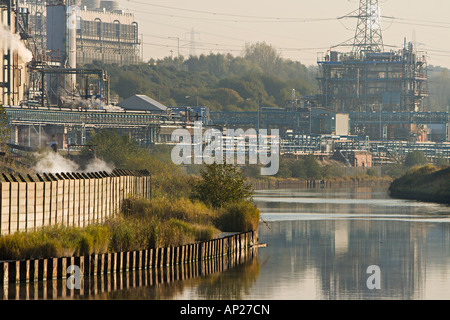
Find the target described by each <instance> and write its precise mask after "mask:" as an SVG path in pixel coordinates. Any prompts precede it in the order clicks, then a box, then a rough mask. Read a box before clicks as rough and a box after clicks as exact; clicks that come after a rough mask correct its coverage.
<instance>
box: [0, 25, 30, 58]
mask: <svg viewBox="0 0 450 320" xmlns="http://www.w3.org/2000/svg"><path fill="white" fill-rule="evenodd" d="M0 49H2V50H11V51H15V52H17V53H18V55H19V58H20V59H21V60H22V62H24V63H28V62H30V61H31V60H32V59H33V54H32V53H31V51H30V50H28V49H27V48H26V47H25V45H24V44H23V42H22V41H21V40H20V36H19V35H18V34H13V33H12V32H11V30H10V29H9V28H8V27H7V26H6V25H4V24H1V23H0Z"/></svg>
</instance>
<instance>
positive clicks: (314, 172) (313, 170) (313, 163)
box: [303, 154, 322, 179]
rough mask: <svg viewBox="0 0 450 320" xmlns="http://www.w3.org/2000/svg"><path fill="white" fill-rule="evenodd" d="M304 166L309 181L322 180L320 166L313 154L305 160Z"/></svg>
mask: <svg viewBox="0 0 450 320" xmlns="http://www.w3.org/2000/svg"><path fill="white" fill-rule="evenodd" d="M303 165H304V167H305V172H306V178H308V179H321V178H322V172H321V170H320V165H319V163H318V162H317V160H316V157H315V156H314V155H312V154H308V155H307V156H306V157H305V158H304V159H303Z"/></svg>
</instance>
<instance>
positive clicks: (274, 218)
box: [175, 188, 450, 300]
mask: <svg viewBox="0 0 450 320" xmlns="http://www.w3.org/2000/svg"><path fill="white" fill-rule="evenodd" d="M254 199H255V202H256V204H257V205H258V207H259V208H260V209H261V212H262V219H263V220H264V221H265V223H262V224H261V225H260V227H259V238H260V242H261V243H266V244H267V247H266V248H261V249H258V253H257V264H256V265H255V263H249V264H248V266H240V267H237V268H234V269H233V270H231V271H228V272H226V273H225V274H226V275H222V277H223V278H222V279H221V281H220V282H219V283H217V285H216V286H210V287H209V290H208V291H203V290H198V287H196V286H193V287H190V288H186V290H185V291H184V292H183V293H180V294H179V295H177V296H176V297H175V298H182V299H184V298H187V299H211V298H212V299H219V298H225V299H228V298H236V299H257V300H258V299H263V300H267V299H268V300H304V299H308V300H311V299H313V300H330V299H331V300H334V299H339V300H347V299H352V300H355V299H370V300H374V299H396V300H398V299H423V300H425V299H450V207H449V206H444V205H439V204H430V203H422V202H415V201H405V200H397V199H391V198H390V197H389V195H388V193H387V190H386V189H380V188H354V189H307V190H305V189H285V190H270V191H258V192H256V194H255V197H254ZM370 266H378V267H379V269H378V271H377V274H378V275H379V280H373V278H371V277H372V275H374V276H375V275H376V274H375V273H374V272H373V271H371V270H369V271H370V272H368V268H369V267H370ZM243 274H247V277H246V278H245V281H244V282H242V279H243V277H242V275H243ZM369 278H371V281H370V282H371V283H376V281H378V283H379V284H380V286H379V289H377V288H372V289H370V288H369V287H368V285H367V282H368V280H369ZM372 280H373V281H372ZM221 283H227V285H226V287H227V289H230V288H233V289H234V290H235V291H234V292H229V290H225V291H223V287H222V285H220V284H221ZM222 292H226V294H225V295H224V294H222Z"/></svg>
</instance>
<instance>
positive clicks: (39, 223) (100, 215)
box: [0, 170, 151, 235]
mask: <svg viewBox="0 0 450 320" xmlns="http://www.w3.org/2000/svg"><path fill="white" fill-rule="evenodd" d="M1 181H2V182H0V235H8V234H13V233H15V232H19V231H25V232H26V231H34V230H36V229H38V228H41V227H46V226H53V225H61V226H76V227H84V226H88V225H90V224H94V223H101V222H104V221H105V220H106V219H107V218H109V217H111V216H113V215H114V214H115V213H116V212H117V210H118V209H119V208H120V206H121V204H122V202H123V200H124V199H125V198H126V197H127V196H129V195H135V196H139V197H147V198H148V197H150V196H151V176H150V175H149V173H148V172H147V171H129V170H114V171H113V172H112V173H107V172H95V173H59V174H35V175H27V176H26V177H23V176H21V175H10V174H5V173H3V174H2V175H1Z"/></svg>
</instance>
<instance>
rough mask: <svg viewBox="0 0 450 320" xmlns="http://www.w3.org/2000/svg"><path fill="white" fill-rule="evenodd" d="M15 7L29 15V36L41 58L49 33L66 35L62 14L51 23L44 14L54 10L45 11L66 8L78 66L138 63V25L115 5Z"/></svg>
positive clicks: (86, 1) (54, 1) (79, 0)
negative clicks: (97, 62)
mask: <svg viewBox="0 0 450 320" xmlns="http://www.w3.org/2000/svg"><path fill="white" fill-rule="evenodd" d="M18 6H19V7H20V8H23V9H22V10H24V9H26V10H27V12H28V14H29V33H30V36H31V37H32V38H33V39H34V42H35V44H36V46H37V47H38V48H39V49H40V53H41V54H42V53H43V52H45V50H47V39H48V37H51V35H49V34H48V33H49V32H50V33H51V34H53V33H54V32H68V30H67V29H66V28H65V27H64V23H65V22H64V21H62V20H63V17H64V16H65V14H63V13H61V14H60V15H59V18H60V19H59V20H54V19H52V17H50V16H49V15H48V14H49V11H51V12H54V11H55V8H53V9H49V8H52V7H55V6H56V7H61V6H66V7H67V8H68V9H70V12H69V13H70V14H69V15H68V16H66V19H69V22H70V23H73V27H72V29H71V30H73V34H70V32H68V33H67V34H68V36H70V38H71V41H75V43H74V44H75V47H76V52H75V53H76V59H77V63H78V64H90V63H93V62H94V61H95V60H98V61H103V62H104V63H117V64H119V65H128V64H137V63H139V62H140V61H141V59H140V40H139V26H138V23H137V22H136V21H135V18H134V15H133V14H132V13H128V12H125V11H124V10H121V9H120V8H119V5H118V2H117V1H112V0H108V1H106V0H102V1H100V0H19V1H18ZM56 10H60V9H56ZM48 19H50V20H49V21H48ZM75 39H76V40H75ZM49 50H51V48H50V49H49ZM56 54H57V52H54V53H53V54H52V55H56ZM72 67H73V68H75V67H76V66H72Z"/></svg>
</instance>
